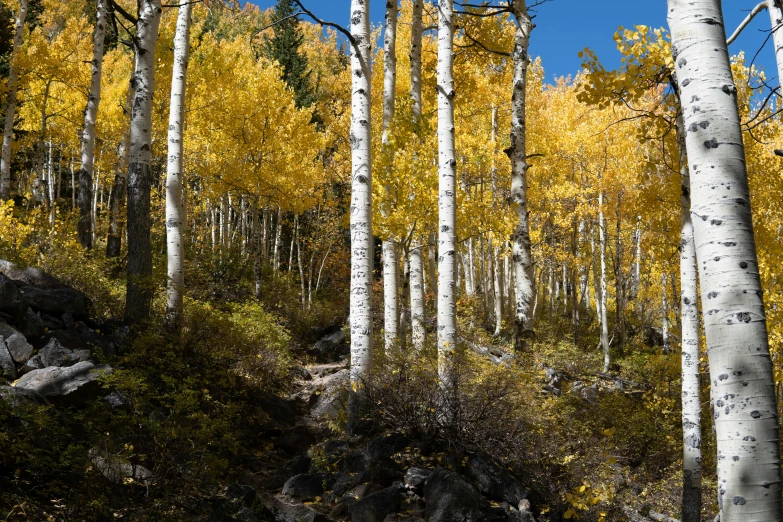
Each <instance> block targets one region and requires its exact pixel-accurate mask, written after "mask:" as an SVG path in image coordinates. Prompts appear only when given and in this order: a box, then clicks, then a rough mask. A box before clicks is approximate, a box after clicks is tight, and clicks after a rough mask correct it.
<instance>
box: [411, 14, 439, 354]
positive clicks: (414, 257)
mask: <svg viewBox="0 0 783 522" xmlns="http://www.w3.org/2000/svg"><path fill="white" fill-rule="evenodd" d="M422 9H423V0H413V5H412V14H411V50H410V78H411V87H410V97H411V111H412V113H413V124H414V125H418V123H419V120H420V119H421V41H422V23H421V17H422ZM423 250H424V243H423V241H422V236H421V235H420V234H418V233H416V234H415V235H414V238H413V245H412V247H411V251H410V260H409V262H410V288H411V340H412V342H413V349H414V350H416V351H421V350H423V349H424V343H425V341H426V338H427V333H426V330H425V329H424V252H423ZM431 275H432V274H431ZM433 282H434V277H430V284H433Z"/></svg>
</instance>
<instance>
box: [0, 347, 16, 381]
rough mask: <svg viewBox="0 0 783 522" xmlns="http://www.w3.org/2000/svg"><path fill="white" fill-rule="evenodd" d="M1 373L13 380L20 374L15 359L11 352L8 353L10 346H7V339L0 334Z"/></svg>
mask: <svg viewBox="0 0 783 522" xmlns="http://www.w3.org/2000/svg"><path fill="white" fill-rule="evenodd" d="M0 374H1V375H2V376H3V377H5V378H6V379H8V380H9V381H13V380H14V379H16V377H17V375H18V374H17V373H16V364H14V359H13V357H11V354H10V353H8V348H6V346H5V339H3V337H2V336H0Z"/></svg>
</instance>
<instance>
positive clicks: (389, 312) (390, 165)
mask: <svg viewBox="0 0 783 522" xmlns="http://www.w3.org/2000/svg"><path fill="white" fill-rule="evenodd" d="M396 88H397V1H396V0H394V1H387V2H386V30H385V31H384V35H383V122H382V130H381V132H382V133H383V136H382V140H383V156H384V162H385V164H386V169H387V179H391V178H392V176H391V173H392V171H393V169H394V159H393V158H394V152H393V151H392V150H391V143H390V135H389V126H390V125H391V123H392V120H393V119H394V105H395V104H394V101H395V91H396ZM384 191H385V196H386V199H387V201H386V202H385V203H386V204H385V205H384V208H383V212H384V215H385V217H388V216H389V214H390V208H391V206H392V200H393V191H392V187H391V186H390V185H388V184H387V185H386V186H385V187H384ZM382 255H383V304H384V316H383V326H384V341H385V347H386V349H387V350H389V349H390V348H391V347H392V346H393V345H394V343H396V342H397V339H398V337H399V330H398V328H399V321H400V313H399V311H400V306H399V288H398V282H399V275H398V273H397V269H398V267H397V265H398V264H399V262H398V259H397V244H396V242H395V241H394V238H391V237H389V238H386V239H384V241H383V245H382Z"/></svg>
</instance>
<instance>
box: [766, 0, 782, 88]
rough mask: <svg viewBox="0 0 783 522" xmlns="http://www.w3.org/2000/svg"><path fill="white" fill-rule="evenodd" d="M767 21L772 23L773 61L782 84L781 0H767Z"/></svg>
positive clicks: (779, 82) (779, 83)
mask: <svg viewBox="0 0 783 522" xmlns="http://www.w3.org/2000/svg"><path fill="white" fill-rule="evenodd" d="M767 10H768V11H769V21H770V23H771V25H772V43H773V44H774V49H775V62H776V64H777V66H778V85H783V2H781V0H767Z"/></svg>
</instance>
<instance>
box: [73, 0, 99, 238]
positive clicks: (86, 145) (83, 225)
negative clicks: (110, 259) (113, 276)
mask: <svg viewBox="0 0 783 522" xmlns="http://www.w3.org/2000/svg"><path fill="white" fill-rule="evenodd" d="M97 3H98V6H97V10H96V19H95V32H94V33H93V51H92V77H91V79H90V93H89V96H88V98H87V107H86V108H85V109H84V128H83V129H82V137H81V142H82V143H81V155H82V167H81V168H80V169H79V223H78V227H77V228H78V231H79V242H80V243H81V245H82V246H83V247H84V248H86V249H88V250H89V249H91V248H92V241H93V230H92V228H93V223H92V219H91V214H90V200H91V199H92V194H91V192H92V175H93V158H94V157H95V156H94V154H95V120H96V118H97V117H98V106H99V105H100V103H101V72H102V69H103V39H104V35H105V34H106V0H98V2H97Z"/></svg>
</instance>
